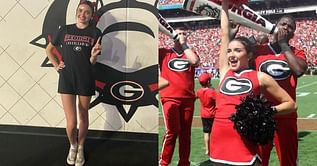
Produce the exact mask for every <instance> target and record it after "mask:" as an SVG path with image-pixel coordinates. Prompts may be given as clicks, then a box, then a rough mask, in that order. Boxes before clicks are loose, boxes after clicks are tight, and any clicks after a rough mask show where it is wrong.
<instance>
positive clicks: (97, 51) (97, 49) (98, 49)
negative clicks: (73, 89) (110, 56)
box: [90, 37, 101, 64]
mask: <svg viewBox="0 0 317 166" xmlns="http://www.w3.org/2000/svg"><path fill="white" fill-rule="evenodd" d="M100 40H101V37H99V38H98V39H97V42H96V44H95V45H94V47H92V49H91V57H90V63H91V64H95V63H96V61H97V56H98V55H99V54H100V52H101V44H100Z"/></svg>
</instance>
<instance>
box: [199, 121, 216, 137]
mask: <svg viewBox="0 0 317 166" xmlns="http://www.w3.org/2000/svg"><path fill="white" fill-rule="evenodd" d="M201 122H202V124H203V132H204V133H210V132H211V128H212V124H213V123H214V118H201Z"/></svg>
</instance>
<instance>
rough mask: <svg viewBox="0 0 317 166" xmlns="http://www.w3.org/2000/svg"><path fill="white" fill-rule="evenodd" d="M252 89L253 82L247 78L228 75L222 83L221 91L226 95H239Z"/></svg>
mask: <svg viewBox="0 0 317 166" xmlns="http://www.w3.org/2000/svg"><path fill="white" fill-rule="evenodd" d="M251 90H252V82H251V81H250V80H248V79H246V78H241V79H237V78H235V77H227V78H226V79H225V80H224V81H223V84H222V85H221V88H220V92H221V93H224V94H226V95H230V96H232V95H239V94H244V93H248V92H250V91H251Z"/></svg>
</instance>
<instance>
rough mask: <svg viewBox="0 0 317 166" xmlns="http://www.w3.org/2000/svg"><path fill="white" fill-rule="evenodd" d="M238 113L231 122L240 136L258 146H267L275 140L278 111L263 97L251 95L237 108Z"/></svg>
mask: <svg viewBox="0 0 317 166" xmlns="http://www.w3.org/2000/svg"><path fill="white" fill-rule="evenodd" d="M236 110H237V111H236V113H234V114H232V115H231V117H230V120H231V121H233V122H234V128H235V129H236V130H237V131H238V132H239V134H240V135H241V136H243V137H245V138H246V139H248V140H249V141H252V142H254V143H256V144H260V145H265V144H267V143H268V142H270V141H272V140H273V137H274V131H275V127H276V124H275V120H274V119H273V115H274V114H275V113H276V111H275V110H274V109H273V108H272V107H271V104H270V103H269V102H268V101H267V100H265V99H264V98H262V97H261V96H255V95H254V94H250V95H248V96H246V97H245V98H244V99H242V101H241V103H240V104H239V105H237V106H236Z"/></svg>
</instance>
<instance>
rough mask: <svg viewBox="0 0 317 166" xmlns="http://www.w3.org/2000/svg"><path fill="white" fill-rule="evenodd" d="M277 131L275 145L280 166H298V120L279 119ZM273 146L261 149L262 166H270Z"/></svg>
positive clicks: (269, 145)
mask: <svg viewBox="0 0 317 166" xmlns="http://www.w3.org/2000/svg"><path fill="white" fill-rule="evenodd" d="M276 123H277V131H275V134H274V145H275V148H276V152H277V156H278V159H279V161H280V166H296V165H297V162H298V161H297V155H298V136H297V119H295V118H294V119H277V120H276ZM272 148H273V144H272V143H270V144H268V145H265V146H261V147H260V156H261V159H262V166H268V165H269V159H270V153H271V150H272Z"/></svg>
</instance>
